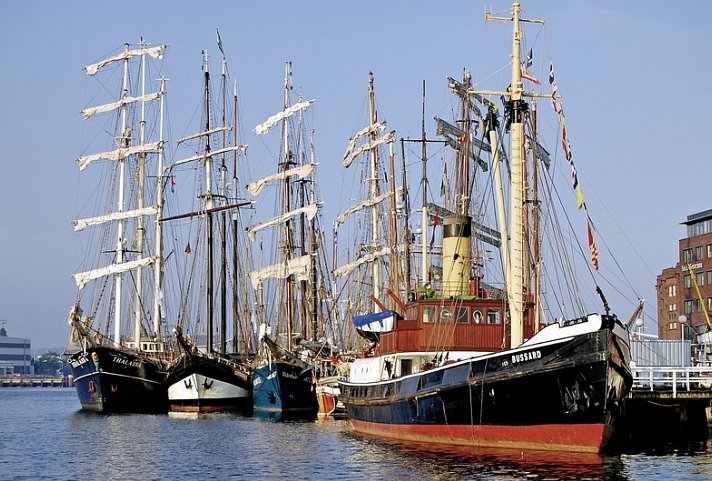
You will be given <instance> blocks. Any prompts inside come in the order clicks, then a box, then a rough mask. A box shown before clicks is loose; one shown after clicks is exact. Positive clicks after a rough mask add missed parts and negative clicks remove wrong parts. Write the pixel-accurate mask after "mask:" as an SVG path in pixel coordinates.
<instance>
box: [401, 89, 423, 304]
mask: <svg viewBox="0 0 712 481" xmlns="http://www.w3.org/2000/svg"><path fill="white" fill-rule="evenodd" d="M423 83H425V80H423ZM401 175H402V176H403V178H402V180H401V183H402V185H403V214H404V218H405V235H404V237H403V249H404V255H403V259H404V260H405V266H404V267H405V298H406V299H410V288H411V286H410V241H411V239H410V236H411V232H410V221H409V219H410V202H409V201H408V176H407V169H406V164H405V144H404V140H403V138H401Z"/></svg>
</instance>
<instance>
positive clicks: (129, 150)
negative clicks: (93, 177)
mask: <svg viewBox="0 0 712 481" xmlns="http://www.w3.org/2000/svg"><path fill="white" fill-rule="evenodd" d="M159 145H160V143H159V142H152V143H150V144H141V145H134V146H132V147H123V148H118V149H116V150H112V151H109V152H102V153H100V154H94V155H85V156H83V157H79V158H78V159H77V162H79V170H84V169H85V168H86V166H87V165H89V163H91V162H93V161H95V160H99V159H108V160H119V159H124V158H126V157H128V156H129V155H133V154H139V153H141V152H156V151H157V150H158V147H159Z"/></svg>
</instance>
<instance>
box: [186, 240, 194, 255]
mask: <svg viewBox="0 0 712 481" xmlns="http://www.w3.org/2000/svg"><path fill="white" fill-rule="evenodd" d="M191 252H193V250H192V249H191V248H190V242H188V245H187V246H185V253H186V254H190V253H191Z"/></svg>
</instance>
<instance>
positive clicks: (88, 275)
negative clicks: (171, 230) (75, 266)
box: [72, 257, 156, 289]
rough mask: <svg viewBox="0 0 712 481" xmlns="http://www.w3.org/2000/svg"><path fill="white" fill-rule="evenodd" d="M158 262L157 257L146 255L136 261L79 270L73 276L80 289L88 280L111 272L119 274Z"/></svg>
mask: <svg viewBox="0 0 712 481" xmlns="http://www.w3.org/2000/svg"><path fill="white" fill-rule="evenodd" d="M154 262H156V257H144V258H142V259H136V260H135V261H129V262H124V263H122V264H111V265H110V266H107V267H102V268H99V269H94V270H91V271H85V272H79V273H77V274H74V275H73V276H72V278H73V279H74V282H75V283H76V284H77V287H78V288H79V289H81V288H83V287H84V286H85V285H86V283H87V282H89V281H91V280H94V279H98V278H100V277H104V276H108V275H111V274H118V273H120V272H126V271H130V270H133V269H136V268H137V267H146V266H149V265H151V264H153V263H154Z"/></svg>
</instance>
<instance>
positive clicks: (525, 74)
mask: <svg viewBox="0 0 712 481" xmlns="http://www.w3.org/2000/svg"><path fill="white" fill-rule="evenodd" d="M522 78H523V79H524V80H529V81H530V82H532V83H535V84H537V85H541V82H539V80H538V79H537V78H536V77H535V76H534V75H533V74H532V73H530V72H529V71H527V70H526V69H524V68H523V69H522Z"/></svg>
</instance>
